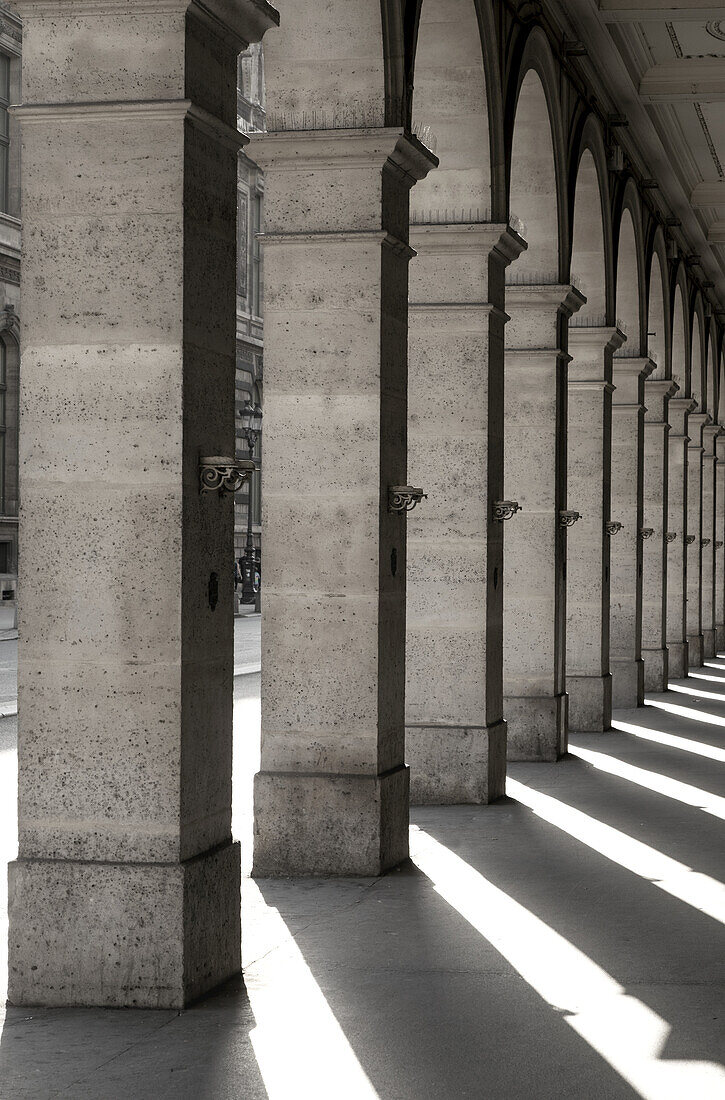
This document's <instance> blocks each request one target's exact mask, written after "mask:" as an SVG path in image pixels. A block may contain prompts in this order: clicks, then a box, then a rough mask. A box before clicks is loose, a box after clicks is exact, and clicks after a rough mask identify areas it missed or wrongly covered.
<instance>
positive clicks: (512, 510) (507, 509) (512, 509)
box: [493, 500, 521, 523]
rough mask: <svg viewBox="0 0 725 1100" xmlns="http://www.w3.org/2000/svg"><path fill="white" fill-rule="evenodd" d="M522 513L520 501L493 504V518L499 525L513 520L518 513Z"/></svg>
mask: <svg viewBox="0 0 725 1100" xmlns="http://www.w3.org/2000/svg"><path fill="white" fill-rule="evenodd" d="M520 511H521V505H520V504H519V502H518V500H494V502H493V518H494V519H495V520H496V521H497V522H498V523H503V522H504V520H507V519H511V517H512V516H515V515H516V513H517V512H520Z"/></svg>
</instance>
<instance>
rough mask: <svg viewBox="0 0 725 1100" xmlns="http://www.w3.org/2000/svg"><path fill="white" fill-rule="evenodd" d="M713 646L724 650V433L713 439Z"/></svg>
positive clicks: (719, 651) (718, 650) (720, 651)
mask: <svg viewBox="0 0 725 1100" xmlns="http://www.w3.org/2000/svg"><path fill="white" fill-rule="evenodd" d="M715 456H716V458H715V647H716V650H717V652H718V653H723V652H725V433H723V434H721V435H718V436H717V437H716V439H715Z"/></svg>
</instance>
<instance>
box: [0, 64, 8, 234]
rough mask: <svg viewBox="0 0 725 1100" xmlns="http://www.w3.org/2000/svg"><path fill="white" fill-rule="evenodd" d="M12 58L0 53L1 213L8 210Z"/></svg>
mask: <svg viewBox="0 0 725 1100" xmlns="http://www.w3.org/2000/svg"><path fill="white" fill-rule="evenodd" d="M9 106H10V58H9V57H8V56H7V55H6V54H4V53H0V211H2V212H3V213H7V209H8V152H9V146H10V115H9V114H8V107H9Z"/></svg>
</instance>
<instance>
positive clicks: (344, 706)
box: [253, 128, 435, 875]
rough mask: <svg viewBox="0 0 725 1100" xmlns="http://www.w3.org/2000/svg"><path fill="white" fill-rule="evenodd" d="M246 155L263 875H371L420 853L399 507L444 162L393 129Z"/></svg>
mask: <svg viewBox="0 0 725 1100" xmlns="http://www.w3.org/2000/svg"><path fill="white" fill-rule="evenodd" d="M253 155H254V156H255V158H256V159H257V161H258V163H259V164H260V165H261V167H263V168H264V170H265V237H264V246H265V286H266V311H265V451H264V460H265V484H264V515H263V526H262V538H263V542H264V546H265V598H264V601H263V605H262V616H263V617H262V764H261V771H260V773H259V775H258V776H257V777H256V782H255V850H254V870H255V873H256V874H259V875H274V874H364V875H375V874H379V873H380V872H382V871H384V870H386V869H387V868H389V867H392V866H394V865H395V864H396V863H399V862H400V861H401V860H402V859H404V858H405V857H406V856H407V852H408V833H407V828H408V771H407V768H406V766H405V757H404V719H405V714H404V708H405V598H406V597H405V577H406V538H407V536H406V525H407V518H406V514H405V513H402V514H401V513H396V512H392V511H390V510H389V487H390V486H393V485H405V484H407V446H406V436H407V382H408V379H407V332H408V325H407V310H408V263H409V260H410V257H411V254H412V253H411V249H410V247H409V244H408V203H409V190H410V187H411V185H412V184H413V183H414V182H415V180H416V179H420V178H422V177H423V176H424V175H425V174H426V173H427V171H428V170H429V168H430V167H431V166H432V165H433V164H434V163H435V159H434V158H431V156H430V154H428V153H427V151H426V150H424V149H423V147H422V146H421V145H420V144H419V143H418V142H417V141H416V140H415V139H410V138H408V137H405V136H404V135H403V133H402V132H401V131H399V130H393V129H385V128H383V129H379V130H335V131H332V130H328V131H307V132H305V133H297V132H281V133H276V134H268V135H267V136H265V137H263V138H260V139H258V140H257V141H256V142H255V145H254V150H253ZM300 195H310V196H314V201H310V202H307V201H305V202H301V201H300ZM424 487H425V482H424ZM419 507H421V508H425V507H427V502H426V501H424V502H423V503H422V504H421V505H419Z"/></svg>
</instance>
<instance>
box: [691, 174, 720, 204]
mask: <svg viewBox="0 0 725 1100" xmlns="http://www.w3.org/2000/svg"><path fill="white" fill-rule="evenodd" d="M690 203H691V204H692V206H694V207H695V208H697V207H702V206H725V180H710V181H707V180H706V181H705V182H704V183H698V185H697V187H696V188H695V190H694V191H693V192H692V194H691V195H690Z"/></svg>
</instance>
